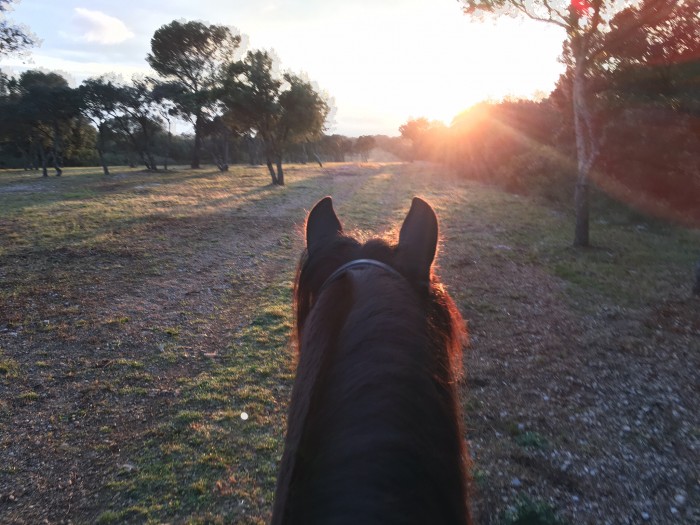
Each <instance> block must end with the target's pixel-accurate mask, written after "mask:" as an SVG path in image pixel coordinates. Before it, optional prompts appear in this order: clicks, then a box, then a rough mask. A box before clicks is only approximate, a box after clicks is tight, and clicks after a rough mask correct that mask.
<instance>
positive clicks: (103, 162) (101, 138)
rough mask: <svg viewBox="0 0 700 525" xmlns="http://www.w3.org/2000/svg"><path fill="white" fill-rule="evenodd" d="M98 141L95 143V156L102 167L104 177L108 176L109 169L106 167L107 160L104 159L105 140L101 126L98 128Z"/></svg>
mask: <svg viewBox="0 0 700 525" xmlns="http://www.w3.org/2000/svg"><path fill="white" fill-rule="evenodd" d="M98 133H99V139H98V142H97V155H98V156H99V158H100V165H101V166H102V172H103V173H104V174H105V175H109V168H108V167H107V160H106V159H105V152H104V149H105V139H104V128H103V126H102V125H100V126H99V128H98Z"/></svg>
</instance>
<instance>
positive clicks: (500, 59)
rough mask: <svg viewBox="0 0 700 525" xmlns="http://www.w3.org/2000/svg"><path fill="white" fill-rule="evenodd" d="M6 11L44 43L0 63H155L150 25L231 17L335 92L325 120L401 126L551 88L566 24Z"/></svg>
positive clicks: (320, 10) (66, 6)
mask: <svg viewBox="0 0 700 525" xmlns="http://www.w3.org/2000/svg"><path fill="white" fill-rule="evenodd" d="M14 5H15V10H14V12H11V13H9V15H10V17H11V18H12V19H13V20H14V21H15V22H19V23H23V24H26V25H28V26H29V27H30V28H31V30H32V31H33V32H34V33H35V34H36V35H37V36H38V37H39V38H40V39H42V45H41V46H40V47H39V48H36V49H34V50H33V52H32V54H31V55H30V57H29V61H28V59H27V58H25V59H23V60H20V59H17V58H3V59H2V61H0V66H1V67H2V68H3V70H5V71H9V72H14V73H19V72H21V71H22V70H24V69H27V68H29V67H39V68H44V69H49V70H56V71H60V72H62V73H64V74H66V75H67V76H69V77H70V78H69V80H71V82H72V83H74V84H78V83H80V82H81V81H82V80H84V79H85V78H87V77H90V76H96V75H99V74H103V73H108V72H109V73H117V74H121V75H122V76H124V77H125V78H126V79H128V78H130V77H131V75H132V74H134V73H148V72H149V69H148V66H147V64H146V62H145V57H146V54H147V53H148V52H149V50H150V39H151V36H152V35H153V33H154V31H155V30H156V29H158V27H160V26H162V25H163V24H167V23H169V22H170V21H172V20H174V19H187V20H202V21H205V22H209V23H215V24H222V25H229V26H233V27H235V28H236V29H238V30H239V31H240V32H241V33H242V34H244V35H246V36H247V37H248V38H247V40H248V48H249V49H250V48H263V49H268V50H274V52H275V53H276V55H277V56H278V57H279V59H280V61H281V67H282V69H290V70H293V71H295V72H303V73H305V74H306V75H307V76H308V77H309V78H310V79H311V80H312V81H314V82H316V84H317V85H318V87H319V88H320V89H321V90H323V91H325V92H327V93H328V95H329V96H330V97H332V99H333V101H334V105H335V107H336V112H335V114H334V118H333V122H331V127H330V129H329V132H335V133H343V134H346V135H351V136H357V135H361V134H370V133H386V134H389V135H396V134H398V127H399V126H400V125H401V124H402V123H403V122H405V121H406V120H407V119H408V118H409V117H420V116H425V117H428V118H430V119H437V120H442V121H443V122H445V123H449V122H450V120H451V119H452V117H454V116H455V115H456V114H457V113H459V112H460V111H462V110H464V109H466V108H467V107H469V106H470V105H472V104H474V103H475V102H477V101H479V100H482V99H485V98H493V99H498V98H501V97H503V96H505V95H517V96H531V95H532V94H533V93H535V92H536V91H542V92H545V93H548V92H549V91H550V90H551V89H552V88H553V86H554V82H555V81H556V79H557V77H558V74H559V72H560V71H561V69H562V66H561V64H559V63H558V62H557V57H558V55H559V52H560V50H561V41H562V39H563V34H561V33H560V32H558V31H557V29H555V28H551V27H548V26H546V25H543V24H537V23H534V22H518V21H515V20H510V19H506V20H503V21H502V22H499V23H498V24H497V25H494V24H477V23H471V22H470V21H469V20H468V19H467V18H465V17H464V16H463V15H462V14H461V10H460V6H459V3H458V2H457V1H456V0H355V1H350V0H345V1H341V0H271V1H266V0H257V1H254V0H228V1H217V0H197V1H184V0H170V1H168V2H165V1H162V0H139V1H137V2H134V1H128V2H127V1H126V0H122V1H121V2H120V1H116V0H90V1H89V2H88V1H86V0H23V1H22V2H20V3H18V4H17V3H16V4H14Z"/></svg>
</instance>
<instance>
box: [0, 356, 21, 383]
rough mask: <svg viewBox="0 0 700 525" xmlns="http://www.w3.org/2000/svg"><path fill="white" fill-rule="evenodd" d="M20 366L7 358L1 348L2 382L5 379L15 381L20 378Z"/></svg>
mask: <svg viewBox="0 0 700 525" xmlns="http://www.w3.org/2000/svg"><path fill="white" fill-rule="evenodd" d="M19 374H20V366H19V363H17V361H16V360H14V359H12V358H11V357H9V356H6V355H5V353H4V352H3V350H2V348H0V380H1V379H3V378H6V379H14V378H17V377H19Z"/></svg>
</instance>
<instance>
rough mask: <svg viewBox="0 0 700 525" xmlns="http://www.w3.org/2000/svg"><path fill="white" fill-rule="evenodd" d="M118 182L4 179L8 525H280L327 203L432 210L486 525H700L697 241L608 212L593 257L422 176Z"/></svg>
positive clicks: (29, 176) (347, 168)
mask: <svg viewBox="0 0 700 525" xmlns="http://www.w3.org/2000/svg"><path fill="white" fill-rule="evenodd" d="M113 172H114V174H113V175H111V176H110V177H104V176H102V175H100V174H99V170H97V169H80V170H77V169H76V170H70V169H68V170H66V171H65V174H64V176H63V177H61V178H55V177H51V178H41V177H39V176H38V175H36V174H34V173H24V172H11V171H5V172H0V523H3V524H4V523H13V524H14V523H18V524H20V523H21V524H25V523H26V524H33V523H42V522H48V523H76V524H77V523H81V524H82V523H85V524H89V523H103V524H104V523H265V522H266V521H268V520H269V513H270V508H271V504H272V497H273V490H274V483H275V477H276V471H277V463H278V461H279V458H280V455H281V451H282V450H281V445H282V439H283V436H284V427H285V416H286V407H287V402H288V399H289V394H290V388H291V382H292V379H293V375H294V370H293V356H292V354H293V350H292V349H291V348H290V347H289V334H290V329H291V326H292V322H293V317H292V309H291V288H292V280H293V278H294V272H295V267H296V263H297V260H298V256H299V254H300V253H301V250H302V248H303V236H302V227H303V221H304V219H305V214H306V212H307V211H308V210H309V209H310V208H311V207H312V206H313V204H314V202H315V201H317V200H318V199H319V198H321V197H323V196H325V195H332V196H333V197H334V202H335V207H336V210H337V211H338V215H339V216H340V217H341V220H343V221H344V223H345V226H346V229H352V230H354V231H356V232H359V233H360V234H361V235H364V236H370V235H375V234H377V235H382V236H392V235H396V233H397V231H396V228H397V227H398V226H399V225H400V221H401V220H402V219H403V217H404V215H405V213H406V211H407V209H408V206H409V205H410V199H411V197H412V196H414V195H420V196H423V197H424V198H426V199H427V200H428V201H429V202H431V203H432V204H433V206H434V207H435V209H436V211H437V212H438V215H439V217H440V220H441V232H442V240H441V246H440V254H439V258H438V263H439V268H438V272H439V274H440V275H441V277H442V279H443V281H444V282H445V283H446V285H447V288H448V290H449V291H450V292H451V293H452V295H453V297H454V298H455V300H456V302H457V304H458V306H459V307H460V309H461V310H462V313H463V314H464V316H465V318H467V319H468V323H469V329H470V341H471V342H470V348H469V349H468V351H467V352H466V354H465V367H466V369H467V377H466V381H465V384H464V385H463V407H464V413H465V424H466V427H467V429H468V436H467V437H468V440H469V443H470V448H471V453H472V456H473V458H474V472H473V477H474V508H475V514H476V516H477V518H478V523H483V524H489V523H516V522H517V520H518V518H519V517H520V518H522V517H523V516H526V515H528V513H529V514H530V515H532V516H536V517H537V519H539V521H531V522H528V523H560V522H568V523H611V524H617V523H620V524H623V523H643V522H649V523H700V489H699V486H700V485H699V483H698V481H699V480H698V470H697V465H699V464H700V413H699V411H698V409H697V407H698V406H700V372H698V370H700V366H699V365H700V301H699V300H698V299H692V298H691V297H690V288H691V286H692V268H693V265H694V263H695V261H697V260H698V259H699V258H700V233H699V232H698V231H690V230H684V229H681V228H677V227H672V226H669V225H664V224H661V223H659V222H658V221H651V220H647V219H644V218H641V217H640V216H639V215H637V214H634V213H629V212H627V211H626V210H624V209H622V208H619V207H618V208H615V207H613V208H610V207H608V208H606V209H605V210H602V211H598V212H596V214H595V216H594V220H593V224H592V239H593V242H594V243H595V246H594V247H593V248H590V249H586V250H576V249H573V248H571V247H570V239H571V235H572V224H573V221H572V217H570V216H569V215H568V214H567V213H565V212H562V211H561V210H556V209H551V208H548V207H546V206H544V205H542V204H539V203H537V202H534V201H532V200H529V199H527V198H525V197H521V196H517V195H511V194H505V193H501V192H499V191H497V190H495V189H492V188H489V187H486V186H483V185H479V184H477V183H474V182H469V181H459V180H455V179H453V178H451V177H449V176H447V175H445V174H443V173H441V171H440V168H439V167H436V166H432V165H428V164H421V163H415V164H363V165H354V164H335V165H334V164H331V165H330V166H327V169H321V168H318V167H312V166H301V165H298V166H289V167H288V168H287V173H286V175H287V182H288V183H287V186H285V187H283V188H280V187H272V186H270V185H269V184H268V175H267V174H266V172H265V170H264V169H263V168H249V167H235V168H233V169H232V171H230V172H229V173H226V174H222V173H219V172H218V171H215V170H213V169H212V170H206V169H203V170H196V171H191V170H178V171H172V172H168V173H157V174H153V173H145V172H141V171H137V170H130V169H114V170H113ZM244 412H245V414H247V415H248V417H247V419H244V418H242V417H241V415H242V413H244ZM548 520H549V521H548ZM523 523H524V522H523Z"/></svg>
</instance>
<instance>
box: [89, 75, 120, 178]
mask: <svg viewBox="0 0 700 525" xmlns="http://www.w3.org/2000/svg"><path fill="white" fill-rule="evenodd" d="M79 92H80V97H81V100H82V108H81V109H82V113H83V115H85V116H86V117H87V118H88V119H90V121H91V122H92V123H93V124H94V125H95V128H97V141H96V149H97V154H98V155H99V158H100V164H101V165H102V171H103V173H104V174H105V175H109V168H108V167H107V160H106V159H105V152H106V142H107V138H108V136H109V134H110V133H111V132H112V130H111V128H110V126H109V123H110V121H111V120H112V119H113V118H114V117H115V116H116V115H117V107H118V104H119V102H120V88H119V87H118V86H116V85H115V84H114V83H113V82H112V81H111V80H108V79H106V78H105V77H98V78H89V79H87V80H85V81H84V82H83V83H82V84H81V86H80V88H79Z"/></svg>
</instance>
